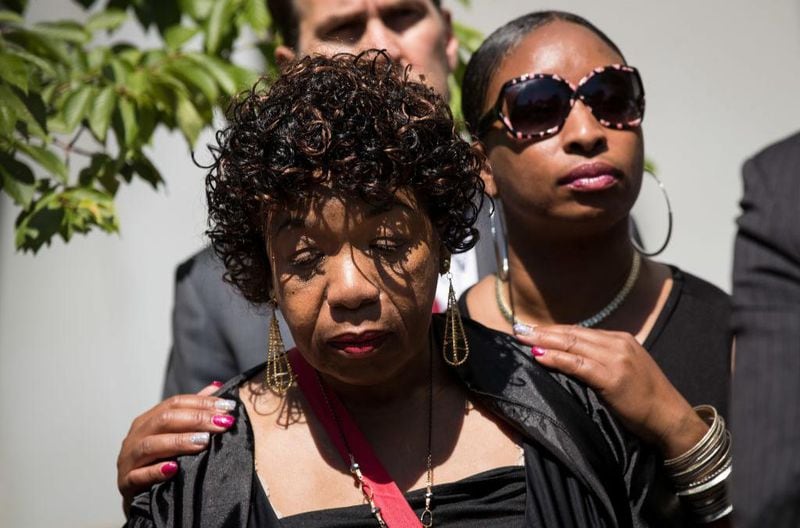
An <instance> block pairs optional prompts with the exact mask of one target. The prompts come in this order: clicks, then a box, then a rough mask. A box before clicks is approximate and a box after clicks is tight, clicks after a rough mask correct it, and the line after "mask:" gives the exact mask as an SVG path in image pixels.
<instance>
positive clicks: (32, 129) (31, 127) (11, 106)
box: [0, 84, 47, 139]
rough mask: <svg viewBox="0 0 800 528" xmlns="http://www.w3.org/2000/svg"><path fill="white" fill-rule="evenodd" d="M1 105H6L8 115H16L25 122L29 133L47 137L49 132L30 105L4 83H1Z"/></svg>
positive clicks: (17, 119)
mask: <svg viewBox="0 0 800 528" xmlns="http://www.w3.org/2000/svg"><path fill="white" fill-rule="evenodd" d="M0 106H5V107H6V108H7V110H6V112H8V115H14V116H15V118H16V121H21V122H22V123H24V124H25V126H26V127H27V131H28V132H29V133H31V134H33V135H34V136H37V137H39V138H41V139H47V132H45V130H44V128H43V127H42V125H41V123H39V121H38V120H37V118H36V116H34V114H33V113H32V112H31V110H30V109H29V108H28V106H27V105H26V104H25V103H24V102H23V101H22V99H20V97H19V96H18V95H17V93H16V92H15V91H14V90H13V89H11V88H9V87H7V86H4V85H2V84H0Z"/></svg>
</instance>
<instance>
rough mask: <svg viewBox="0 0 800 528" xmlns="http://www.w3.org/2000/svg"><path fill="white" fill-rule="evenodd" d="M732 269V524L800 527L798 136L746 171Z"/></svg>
mask: <svg viewBox="0 0 800 528" xmlns="http://www.w3.org/2000/svg"><path fill="white" fill-rule="evenodd" d="M743 173H744V198H743V199H742V203H741V205H742V215H741V217H740V218H739V221H738V223H739V233H738V235H737V237H736V250H735V257H734V272H733V299H734V323H733V324H734V331H735V332H736V365H735V373H734V382H733V414H732V422H733V423H732V426H733V429H734V438H735V440H734V443H733V446H734V477H733V478H734V481H733V485H734V490H733V491H734V494H733V496H734V507H735V512H736V513H735V515H736V520H737V523H736V526H737V528H739V527H750V526H759V527H761V526H769V527H771V528H776V527H784V526H785V527H788V526H793V527H795V526H798V525H800V134H796V135H794V136H792V137H790V138H788V139H786V140H784V141H781V142H780V143H777V144H775V145H772V146H770V147H768V148H767V149H766V150H764V151H762V152H761V153H759V154H758V155H756V156H755V157H753V158H752V159H750V160H749V161H747V162H746V163H745V165H744V170H743Z"/></svg>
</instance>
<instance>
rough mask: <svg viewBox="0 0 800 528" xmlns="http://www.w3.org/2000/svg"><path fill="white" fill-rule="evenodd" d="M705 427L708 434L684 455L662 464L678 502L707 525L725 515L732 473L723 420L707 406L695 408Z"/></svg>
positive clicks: (728, 435)
mask: <svg viewBox="0 0 800 528" xmlns="http://www.w3.org/2000/svg"><path fill="white" fill-rule="evenodd" d="M694 410H695V411H696V412H697V414H698V415H699V416H700V417H701V418H702V419H703V421H705V422H706V423H707V424H708V426H709V427H708V432H706V434H705V435H704V436H703V438H701V439H700V441H699V442H697V444H695V446H694V447H692V448H691V449H690V450H689V451H687V452H686V453H684V454H682V455H680V456H678V457H676V458H671V459H669V460H665V461H664V467H665V468H666V470H667V473H668V474H669V476H670V478H671V479H672V483H673V485H674V486H675V489H676V491H677V494H678V496H679V497H680V498H681V501H682V502H683V503H684V504H685V505H686V506H687V507H688V509H689V511H690V512H691V513H692V516H693V517H694V520H695V521H698V522H701V523H709V522H712V521H716V520H717V519H720V518H722V517H724V516H725V515H728V514H729V513H730V512H731V511H732V510H733V506H732V505H731V503H730V500H729V498H728V488H727V481H728V477H729V476H730V474H731V434H730V432H729V431H728V430H727V429H725V420H724V419H723V418H722V416H720V415H719V414H718V413H717V410H716V409H714V407H712V406H710V405H699V406H697V407H695V408H694Z"/></svg>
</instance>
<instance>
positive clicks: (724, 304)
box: [458, 266, 733, 416]
mask: <svg viewBox="0 0 800 528" xmlns="http://www.w3.org/2000/svg"><path fill="white" fill-rule="evenodd" d="M670 269H671V270H672V290H671V291H670V293H669V296H668V297H667V301H666V303H664V307H663V308H662V309H661V313H659V314H658V318H657V319H656V322H655V324H654V325H653V328H652V330H650V333H649V334H648V335H647V339H645V342H644V344H643V346H644V348H645V349H646V350H647V351H648V352H650V355H651V356H652V357H653V359H654V360H655V361H656V363H657V364H658V366H659V367H661V370H662V371H663V372H664V374H665V375H666V376H667V379H669V380H670V382H671V383H672V384H673V385H674V386H675V388H676V389H678V392H680V393H681V394H682V395H683V397H684V398H686V400H687V401H688V402H689V403H690V404H691V405H701V404H710V405H713V406H714V407H716V409H717V410H718V411H719V412H720V413H721V414H723V415H725V416H727V411H728V405H729V403H730V381H731V348H732V344H733V335H732V333H731V331H730V318H731V302H730V297H729V296H728V294H726V293H725V292H723V291H722V290H720V289H719V288H717V287H716V286H714V285H713V284H711V283H709V282H706V281H704V280H703V279H700V278H698V277H695V276H694V275H692V274H691V273H686V272H684V271H681V270H680V269H678V268H676V267H674V266H670ZM467 292H469V289H468V290H467V291H465V292H464V293H463V294H462V296H461V298H460V299H459V300H458V307H459V310H460V311H461V314H462V315H464V316H465V317H469V310H468V309H467V302H466V298H467Z"/></svg>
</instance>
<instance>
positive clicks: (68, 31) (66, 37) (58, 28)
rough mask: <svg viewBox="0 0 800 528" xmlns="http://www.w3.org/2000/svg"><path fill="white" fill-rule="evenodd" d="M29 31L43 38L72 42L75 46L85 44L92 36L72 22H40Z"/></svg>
mask: <svg viewBox="0 0 800 528" xmlns="http://www.w3.org/2000/svg"><path fill="white" fill-rule="evenodd" d="M30 31H32V32H34V33H37V34H39V35H41V36H43V37H47V38H51V39H55V40H63V41H66V42H74V43H76V44H86V43H88V42H89V41H90V40H91V39H92V36H91V35H90V34H89V32H87V31H86V30H85V29H83V28H82V27H81V25H80V24H78V23H77V22H73V21H71V20H70V21H66V20H65V21H61V22H40V23H38V24H35V25H34V26H32V27H31V28H30Z"/></svg>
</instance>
